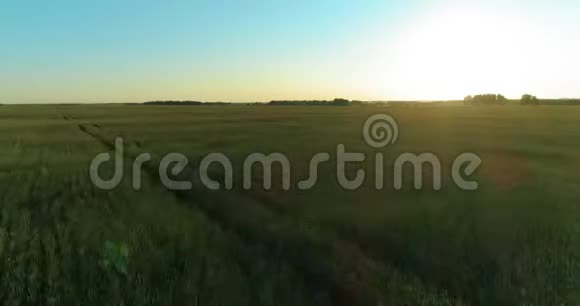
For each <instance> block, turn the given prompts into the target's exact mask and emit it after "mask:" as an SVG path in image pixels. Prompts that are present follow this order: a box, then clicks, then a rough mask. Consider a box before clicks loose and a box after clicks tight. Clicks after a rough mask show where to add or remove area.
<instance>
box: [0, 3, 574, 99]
mask: <svg viewBox="0 0 580 306" xmlns="http://www.w3.org/2000/svg"><path fill="white" fill-rule="evenodd" d="M578 20H580V1H577V0H572V1H571V0H551V1H547V0H545V1H544V0H537V1H534V0H528V1H520V0H515V1H506V0H501V1H500V0H487V1H484V0H480V1H476V0H462V1H451V0H440V1H437V0H431V1H426V0H406V1H402V0H401V1H394V0H391V1H389V0H382V1H381V0H376V1H373V0H360V1H352V0H334V1H329V0H320V1H311V0H294V1H290V0H271V1H265V0H264V1H257V0H245V1H242V0H214V1H209V0H208V1H194V0H189V1H186V0H183V1H182V0H166V1H148V0H141V1H129V0H100V1H78V0H54V1H45V0H42V1H41V0H38V1H35V0H0V103H92V102H141V101H151V100H199V101H240V102H242V101H270V100H282V99H292V100H299V99H309V100H310V99H333V98H336V97H341V98H347V99H357V100H438V99H462V98H463V97H464V96H466V95H470V94H479V93H501V94H504V95H505V96H507V97H510V98H519V97H520V96H521V95H522V94H524V93H530V94H534V95H537V96H539V97H544V98H572V97H580V39H579V38H580V22H578Z"/></svg>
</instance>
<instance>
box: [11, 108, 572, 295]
mask: <svg viewBox="0 0 580 306" xmlns="http://www.w3.org/2000/svg"><path fill="white" fill-rule="evenodd" d="M375 114H388V115H390V116H392V117H393V118H395V119H396V120H397V123H398V128H399V135H398V140H397V142H396V143H394V144H392V145H389V146H387V147H384V148H374V147H372V146H369V145H368V144H367V143H366V142H365V139H364V137H363V133H362V130H363V125H364V123H365V121H366V120H367V119H368V118H369V117H370V116H372V115H375ZM579 135H580V108H577V107H574V106H537V107H523V106H504V107H499V106H497V107H495V106H489V107H486V106H482V107H463V106H461V107H459V106H457V107H456V106H415V107H404V106H391V107H388V106H378V105H377V106H375V105H368V106H348V107H329V106H253V105H252V106H249V105H240V106H237V105H229V106H158V105H147V106H144V105H45V106H41V105H27V106H25V105H19V106H16V105H5V106H1V107H0V143H1V144H0V186H1V188H0V300H1V301H3V303H4V304H5V305H80V304H82V305H151V304H157V305H289V306H290V305H373V306H374V305H385V306H386V305H453V306H457V305H530V306H531V305H548V306H552V305H580V293H579V292H580V241H579V238H580V192H579V190H580V189H579V187H580V141H579ZM116 137H122V139H123V145H124V147H123V148H124V156H123V161H124V163H123V169H124V174H125V175H124V176H123V179H122V181H121V183H120V184H119V186H117V187H116V188H114V189H112V190H102V189H100V188H98V187H97V186H95V185H94V184H93V182H92V181H91V178H90V176H89V168H90V165H91V161H92V160H93V158H95V156H97V155H98V154H100V153H106V152H109V153H111V155H114V154H113V151H114V148H115V147H114V143H115V139H116ZM339 144H343V145H344V147H345V148H346V151H347V152H360V153H365V155H366V157H367V158H366V160H365V161H364V162H359V163H349V164H348V165H347V167H346V173H347V176H348V177H349V178H352V177H354V176H355V175H356V173H357V170H359V169H368V170H367V171H366V176H365V180H364V182H363V184H362V186H361V187H360V188H358V189H357V190H346V189H344V188H342V187H341V186H340V185H339V183H338V182H337V178H336V177H337V169H336V168H337V166H336V163H337V161H336V156H337V152H336V151H337V146H338V145H339ZM324 152H326V153H329V154H330V161H328V162H326V163H322V164H320V166H319V169H318V181H317V183H316V184H315V186H313V187H312V188H310V189H308V190H301V189H299V188H296V183H297V182H298V181H300V180H303V179H305V178H307V177H308V176H309V171H310V168H309V166H310V161H311V159H312V157H313V156H314V155H315V154H317V153H324ZM379 152H380V153H383V155H384V169H385V173H384V186H385V187H384V188H383V189H382V190H378V189H377V188H375V181H376V180H375V171H374V170H371V169H375V165H376V160H375V158H374V157H375V154H376V153H379ZM407 152H409V153H415V154H419V153H424V152H430V153H433V154H435V155H436V156H437V157H438V158H439V160H440V161H441V165H442V166H441V170H442V184H441V185H442V187H441V189H440V190H434V188H433V186H431V184H430V180H431V177H432V175H434V173H431V172H430V171H425V172H424V173H423V175H424V176H425V178H426V179H425V186H423V187H424V188H422V189H421V190H415V189H413V182H412V177H411V176H409V175H406V176H405V178H404V181H403V182H404V186H403V188H402V189H401V190H397V189H395V188H393V170H392V169H393V163H394V161H395V160H396V158H397V156H400V155H401V154H403V153H407ZM464 152H471V153H475V154H477V155H478V156H479V157H480V158H481V160H482V163H481V165H480V167H479V168H478V169H477V171H476V172H475V173H474V174H473V175H472V176H471V177H470V178H469V179H470V180H475V181H477V182H478V183H479V188H478V189H477V190H472V191H467V190H461V189H460V188H458V187H457V186H456V185H455V184H454V183H453V181H452V179H451V169H452V163H453V160H454V159H455V158H456V157H457V156H458V155H460V154H462V153H464ZM142 153H150V154H151V156H152V159H151V160H150V161H148V162H146V163H145V164H144V166H143V170H142V173H141V174H142V175H141V177H142V186H141V188H140V190H135V189H134V188H133V186H132V184H133V180H134V177H133V161H134V160H135V159H136V158H137V156H139V155H140V154H142ZM168 153H180V154H183V155H185V156H186V157H187V159H188V160H189V165H188V166H187V167H186V168H185V169H184V170H183V171H182V172H181V173H180V174H177V173H175V174H176V175H177V176H178V177H176V178H175V179H181V180H188V181H191V183H192V188H191V189H190V190H172V189H169V188H166V187H165V186H164V184H163V183H162V181H161V180H160V175H159V170H158V169H159V164H160V161H161V160H162V158H163V157H164V156H165V155H166V154H168ZM209 153H222V154H224V155H225V156H227V157H228V158H229V159H230V160H231V163H232V165H233V189H232V190H219V191H214V190H210V189H208V188H205V187H204V186H203V185H202V184H201V183H200V182H199V179H197V177H198V175H197V173H198V171H197V167H198V165H199V163H200V161H201V160H202V159H203V158H204V156H206V155H207V154H209ZM252 153H263V154H270V153H282V154H284V155H285V156H287V157H288V159H289V160H290V162H291V188H289V190H284V189H283V188H282V187H281V186H282V182H281V179H280V177H281V175H280V173H281V169H280V167H276V166H274V167H273V173H272V177H273V185H272V189H271V190H266V189H264V188H263V187H262V186H261V184H262V180H261V179H262V178H263V177H262V176H260V174H261V172H260V171H259V170H260V168H255V169H254V170H256V171H255V173H256V175H255V176H254V177H253V184H252V188H250V189H248V190H246V189H245V188H243V182H242V173H243V165H244V160H245V159H246V157H247V156H249V155H250V154H252ZM112 166H113V161H110V162H108V163H105V164H104V166H103V169H101V170H102V171H101V174H102V177H103V178H105V177H110V176H112V172H113V168H112ZM426 169H427V170H428V168H426ZM221 170H222V168H220V167H219V165H212V167H210V176H211V177H212V178H214V179H215V180H216V181H219V182H222V183H223V182H224V180H225V174H224V173H223V171H221ZM406 170H409V169H408V168H407V169H406ZM407 172H410V171H405V173H407ZM407 174H408V173H407Z"/></svg>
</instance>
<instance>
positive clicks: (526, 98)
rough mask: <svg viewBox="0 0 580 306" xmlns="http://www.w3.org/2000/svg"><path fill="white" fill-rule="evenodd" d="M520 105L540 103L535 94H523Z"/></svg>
mask: <svg viewBox="0 0 580 306" xmlns="http://www.w3.org/2000/svg"><path fill="white" fill-rule="evenodd" d="M520 104H521V105H540V100H538V98H537V97H536V96H532V95H529V94H525V95H523V96H522V99H521V100H520Z"/></svg>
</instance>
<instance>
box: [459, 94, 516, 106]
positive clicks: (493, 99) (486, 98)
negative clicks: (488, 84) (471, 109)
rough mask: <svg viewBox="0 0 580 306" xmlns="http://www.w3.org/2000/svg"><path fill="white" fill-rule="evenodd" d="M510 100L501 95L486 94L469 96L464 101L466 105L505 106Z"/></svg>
mask: <svg viewBox="0 0 580 306" xmlns="http://www.w3.org/2000/svg"><path fill="white" fill-rule="evenodd" d="M507 101H508V99H507V98H506V97H504V96H502V95H500V94H497V95H496V94H485V95H476V96H473V97H472V96H467V97H465V99H463V103H464V104H465V105H505V104H506V103H507Z"/></svg>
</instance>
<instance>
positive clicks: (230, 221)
mask: <svg viewBox="0 0 580 306" xmlns="http://www.w3.org/2000/svg"><path fill="white" fill-rule="evenodd" d="M66 120H74V119H72V118H71V117H67V119H66ZM77 126H78V129H79V130H80V131H81V132H83V133H85V134H87V135H88V136H90V137H92V138H93V139H95V140H96V141H98V142H100V143H101V144H102V145H103V146H105V147H106V148H107V149H109V150H114V139H113V138H112V137H108V136H107V133H106V131H105V130H103V129H102V128H101V127H100V126H99V125H96V124H91V123H79V124H77ZM128 143H130V144H132V145H134V146H135V147H138V148H141V145H140V143H138V142H128ZM136 155H137V154H134V153H132V152H130V150H127V148H125V158H128V159H132V158H135V157H136ZM157 169H158V167H154V166H152V165H151V162H149V163H146V164H144V165H143V170H144V173H146V174H147V175H149V177H150V178H151V179H152V181H153V182H155V183H156V184H158V185H160V186H162V183H161V181H160V179H159V177H158V173H157ZM189 171H190V172H192V171H193V170H192V169H189ZM192 173H193V172H192ZM193 183H194V188H193V191H174V190H168V189H167V190H168V192H169V193H171V194H173V195H174V196H175V197H176V198H177V199H178V200H179V201H180V202H182V203H184V204H186V205H192V204H193V203H195V204H196V206H197V207H198V208H199V209H201V211H202V212H204V214H205V215H206V216H208V217H209V218H210V220H213V222H215V223H217V224H219V225H220V226H221V227H222V228H224V229H229V230H233V232H235V233H236V234H237V235H238V236H239V237H240V238H242V239H243V240H244V241H246V242H247V243H249V244H250V245H261V246H265V247H266V248H267V249H268V250H271V252H272V253H273V255H274V256H282V257H283V259H284V260H285V261H287V262H288V263H290V264H291V265H292V266H293V267H294V268H295V269H296V270H297V271H301V272H302V274H303V275H304V276H305V281H307V283H309V284H310V285H312V286H314V287H319V286H320V284H321V283H322V284H325V285H323V287H326V288H329V291H330V292H331V294H332V298H333V302H334V304H335V305H385V303H387V304H386V305H389V304H391V303H400V301H399V299H398V298H400V296H397V295H396V294H391V295H389V293H386V294H385V292H384V291H383V289H382V288H381V287H383V286H387V285H389V286H393V285H395V286H396V285H397V284H396V283H395V284H394V283H393V282H390V281H397V280H399V281H400V279H396V280H394V279H393V278H394V277H395V276H393V275H398V272H397V271H396V270H395V269H392V268H391V267H390V266H385V265H384V264H383V263H380V262H376V261H374V260H372V259H369V258H368V257H367V256H366V255H365V254H364V253H363V252H362V251H361V250H360V248H359V247H358V246H357V245H356V244H353V243H351V242H346V241H343V240H341V239H339V238H338V237H337V236H336V235H335V234H333V233H330V232H329V231H324V230H322V229H320V228H317V227H315V226H312V225H309V224H303V223H300V222H298V220H296V219H291V218H289V217H286V216H283V215H281V214H280V211H277V212H276V211H272V207H267V206H264V204H263V203H260V202H259V201H256V200H255V199H253V198H251V197H248V196H247V195H243V194H240V193H218V192H211V191H208V190H207V189H205V188H202V185H201V183H200V182H199V181H194V182H193ZM268 206H269V205H268ZM274 210H276V209H274ZM399 285H400V286H406V285H405V283H400V284H399ZM421 289H422V290H424V292H423V294H426V293H432V294H433V295H436V296H441V294H440V293H439V292H437V291H436V290H435V289H432V288H430V287H423V286H421ZM395 291H396V293H400V291H401V290H399V291H397V290H395ZM412 294H415V293H412ZM413 298H415V297H413ZM450 305H451V304H450Z"/></svg>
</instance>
